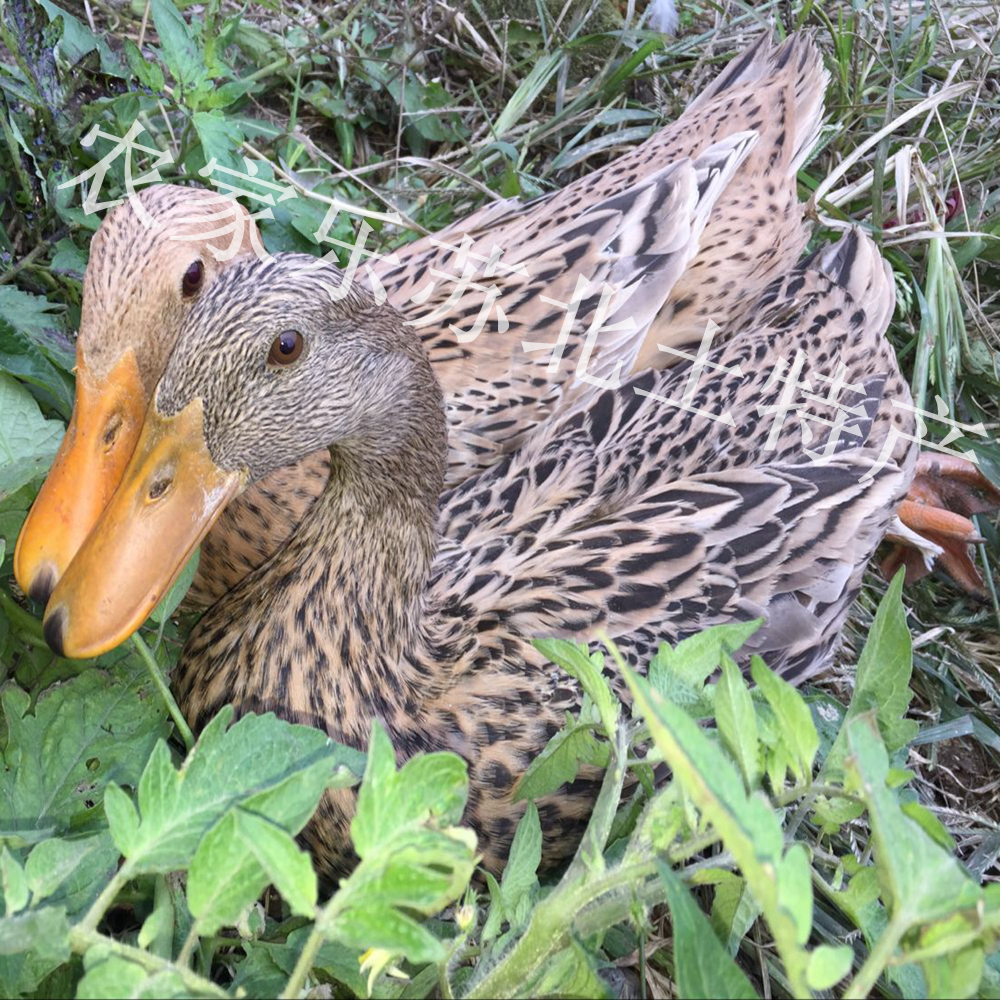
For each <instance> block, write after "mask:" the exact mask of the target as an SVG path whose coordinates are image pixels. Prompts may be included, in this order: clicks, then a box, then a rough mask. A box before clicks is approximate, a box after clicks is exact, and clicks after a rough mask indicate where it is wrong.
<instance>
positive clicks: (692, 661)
mask: <svg viewBox="0 0 1000 1000" xmlns="http://www.w3.org/2000/svg"><path fill="white" fill-rule="evenodd" d="M760 625H761V619H759V618H757V619H754V620H753V621H749V622H737V623H733V624H730V625H713V626H712V627H711V628H707V629H705V630H704V631H702V632H698V633H697V634H696V635H692V636H689V637H688V638H687V639H682V640H681V641H680V642H679V643H677V646H676V648H671V647H670V645H669V644H668V643H665V642H664V643H662V644H661V645H660V648H659V650H658V651H657V653H656V656H655V657H653V660H652V661H651V663H650V665H649V682H650V684H652V685H653V689H654V690H656V691H660V693H661V694H663V693H664V691H663V690H661V688H660V684H661V683H664V682H666V675H673V677H674V678H676V680H679V681H680V682H681V683H682V684H683V685H685V686H686V687H689V688H692V689H694V690H696V691H697V690H699V689H700V688H701V687H702V685H703V684H704V683H705V681H706V680H708V678H709V677H711V675H712V674H713V673H715V671H716V670H718V669H719V667H720V666H721V665H722V658H723V656H724V655H727V654H729V655H731V654H732V653H735V652H736V651H737V650H738V649H739V648H740V647H741V646H742V645H743V644H744V643H745V642H746V641H747V639H749V638H750V636H752V635H753V634H754V632H756V631H757V630H758V629H759V628H760Z"/></svg>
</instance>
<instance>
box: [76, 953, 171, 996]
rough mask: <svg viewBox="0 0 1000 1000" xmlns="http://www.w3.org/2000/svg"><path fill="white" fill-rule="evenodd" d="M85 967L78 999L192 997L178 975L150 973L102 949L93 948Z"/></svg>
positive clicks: (78, 988) (77, 992)
mask: <svg viewBox="0 0 1000 1000" xmlns="http://www.w3.org/2000/svg"><path fill="white" fill-rule="evenodd" d="M84 967H85V969H86V972H85V973H84V975H83V978H82V979H81V980H80V982H79V985H78V986H77V988H76V996H77V1000H119V998H120V1000H146V998H148V1000H174V998H175V997H178V998H179V997H189V996H190V995H191V993H190V991H189V990H188V989H187V988H186V987H185V985H184V982H183V980H182V979H181V978H180V976H178V975H177V973H176V972H159V973H150V972H147V971H146V969H144V968H143V967H142V966H141V965H139V964H138V963H136V962H130V961H128V960H127V959H124V958H119V957H118V956H117V955H109V954H108V953H107V951H106V950H105V949H103V948H91V949H90V951H88V952H87V954H86V956H85V958H84Z"/></svg>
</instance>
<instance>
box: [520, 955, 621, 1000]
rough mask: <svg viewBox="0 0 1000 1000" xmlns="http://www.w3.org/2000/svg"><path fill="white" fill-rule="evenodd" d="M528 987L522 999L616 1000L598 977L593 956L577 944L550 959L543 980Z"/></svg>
mask: <svg viewBox="0 0 1000 1000" xmlns="http://www.w3.org/2000/svg"><path fill="white" fill-rule="evenodd" d="M525 985H526V987H527V988H526V989H525V991H524V993H523V994H522V995H523V996H539V997H578V998H580V1000H603V998H609V997H613V996H614V994H613V993H612V992H611V989H610V988H609V986H608V984H607V983H606V982H605V981H604V980H603V979H601V977H600V976H599V975H598V974H597V961H596V959H595V958H594V956H593V955H592V954H591V953H589V952H588V951H587V950H585V949H584V948H583V946H582V945H580V944H579V943H578V942H576V941H574V942H573V943H572V944H570V945H569V947H567V948H563V950H562V951H560V952H557V953H556V954H555V955H553V956H552V957H551V958H549V959H548V960H547V961H546V963H545V965H544V967H543V969H542V973H541V976H540V977H539V978H538V979H537V980H536V981H534V982H531V983H530V984H525Z"/></svg>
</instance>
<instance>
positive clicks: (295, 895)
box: [187, 809, 317, 936]
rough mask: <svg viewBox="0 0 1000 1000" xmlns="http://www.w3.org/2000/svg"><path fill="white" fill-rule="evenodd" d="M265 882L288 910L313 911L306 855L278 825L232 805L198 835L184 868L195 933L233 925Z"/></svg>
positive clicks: (313, 875)
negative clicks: (200, 837) (284, 902)
mask: <svg viewBox="0 0 1000 1000" xmlns="http://www.w3.org/2000/svg"><path fill="white" fill-rule="evenodd" d="M269 884H270V885H274V886H275V887H276V888H277V889H278V890H279V891H280V892H281V895H282V896H283V897H284V898H285V900H286V902H287V903H288V904H289V906H290V907H291V909H292V912H293V913H296V914H299V915H301V916H312V915H313V913H314V911H315V909H316V893H317V886H316V873H315V872H314V871H313V868H312V862H311V861H310V858H309V855H308V854H306V853H305V852H304V851H303V850H301V849H300V848H299V847H298V846H297V845H296V843H295V841H294V840H293V839H292V837H291V835H290V834H289V833H287V832H286V831H285V830H283V829H282V828H281V827H280V826H276V825H275V824H274V823H270V822H268V821H267V820H266V819H263V818H261V817H260V816H257V815H255V814H253V813H248V812H245V811H244V810H242V809H233V810H231V811H230V812H228V813H226V815H225V816H223V818H222V819H221V820H220V821H219V822H218V823H216V825H215V826H214V827H212V829H211V830H209V831H208V833H206V834H205V836H204V837H203V838H202V840H201V843H200V844H199V845H198V849H197V851H195V855H194V858H193V859H192V861H191V867H190V869H189V871H188V882H187V899H188V908H189V909H190V910H191V913H192V914H193V915H194V916H195V917H197V919H198V928H199V932H200V933H201V934H202V935H203V936H204V935H208V934H214V933H216V931H218V929H219V928H220V927H224V926H227V925H229V926H231V925H235V924H236V922H237V921H238V920H239V918H240V915H241V914H242V913H243V911H244V910H245V909H246V908H247V907H248V906H250V905H251V904H252V903H253V901H254V900H255V899H257V897H258V896H259V895H260V894H261V893H262V892H263V891H264V888H265V887H266V886H267V885H269Z"/></svg>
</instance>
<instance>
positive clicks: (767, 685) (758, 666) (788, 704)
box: [750, 656, 819, 782]
mask: <svg viewBox="0 0 1000 1000" xmlns="http://www.w3.org/2000/svg"><path fill="white" fill-rule="evenodd" d="M750 674H751V676H752V677H753V679H754V683H756V685H757V686H758V687H759V688H760V690H761V691H762V692H763V694H764V697H765V698H766V699H767V703H768V704H769V705H770V706H771V709H772V710H773V711H774V714H775V716H776V717H777V721H778V727H779V730H780V732H781V739H782V742H783V743H784V745H785V747H786V748H787V750H788V752H789V762H790V763H791V766H792V771H793V772H794V774H795V775H796V777H797V778H798V780H799V781H800V782H802V781H804V782H808V781H811V780H812V768H813V761H815V759H816V751H817V750H818V749H819V734H818V733H817V732H816V723H814V722H813V717H812V712H810V711H809V706H808V705H807V704H806V703H805V699H804V698H803V697H802V695H801V694H800V693H799V692H798V691H797V690H796V689H795V688H794V687H792V685H791V684H789V683H788V681H786V680H783V679H782V678H780V677H778V676H777V674H775V673H774V672H773V671H772V670H770V669H769V668H768V666H767V664H766V663H765V662H764V661H763V660H762V659H761V658H760V657H759V656H754V657H753V658H752V660H751V661H750Z"/></svg>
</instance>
